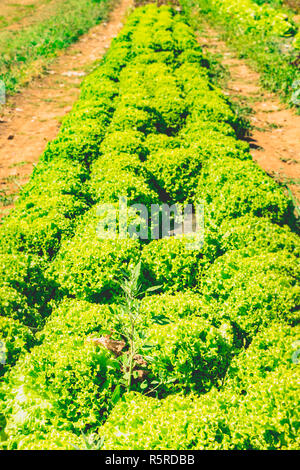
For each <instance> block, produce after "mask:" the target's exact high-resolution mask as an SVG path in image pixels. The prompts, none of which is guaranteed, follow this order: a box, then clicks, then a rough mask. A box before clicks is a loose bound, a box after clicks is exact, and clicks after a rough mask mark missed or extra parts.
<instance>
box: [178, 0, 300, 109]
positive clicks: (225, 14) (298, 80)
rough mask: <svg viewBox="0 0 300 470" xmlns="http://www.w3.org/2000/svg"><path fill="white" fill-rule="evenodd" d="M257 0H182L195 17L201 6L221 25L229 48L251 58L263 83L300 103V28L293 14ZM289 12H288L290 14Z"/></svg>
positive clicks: (185, 7)
mask: <svg viewBox="0 0 300 470" xmlns="http://www.w3.org/2000/svg"><path fill="white" fill-rule="evenodd" d="M257 3H258V2H256V1H254V0H182V1H181V4H182V6H183V8H184V10H185V11H186V12H187V13H188V14H189V15H190V16H192V17H194V14H193V12H194V13H195V11H196V10H197V9H200V12H201V14H202V15H204V16H208V18H209V19H210V22H211V24H212V25H219V26H220V27H221V28H222V30H223V32H224V34H225V37H226V39H227V40H228V42H229V44H230V47H233V48H234V49H236V50H237V51H238V53H239V55H240V57H243V58H244V57H245V58H248V59H250V61H251V63H252V64H253V65H254V67H255V68H256V69H257V70H258V71H259V72H260V75H261V82H262V84H263V85H264V86H265V87H266V88H268V89H270V90H272V91H274V92H276V93H278V94H280V95H281V96H282V97H283V98H284V99H286V101H288V102H289V103H290V104H291V105H294V106H296V107H297V106H299V103H300V101H299V93H300V69H299V55H300V31H299V25H298V24H297V23H295V21H293V14H292V13H289V12H285V11H284V10H283V9H281V8H280V7H278V8H275V7H273V6H270V5H269V4H268V3H266V2H265V3H264V2H260V3H261V4H259V5H258V4H257ZM287 13H288V14H287Z"/></svg>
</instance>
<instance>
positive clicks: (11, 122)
mask: <svg viewBox="0 0 300 470" xmlns="http://www.w3.org/2000/svg"><path fill="white" fill-rule="evenodd" d="M131 6H132V0H121V1H120V3H118V4H117V6H116V8H115V9H114V10H113V11H112V12H111V14H110V18H109V21H108V22H107V23H102V24H100V25H98V26H96V27H94V28H92V29H91V30H90V31H89V32H88V33H87V34H85V35H84V36H82V38H81V39H80V40H79V41H78V42H76V43H75V44H73V45H72V46H70V47H69V48H68V49H67V50H66V51H64V52H63V53H61V55H59V56H58V57H57V58H56V59H55V61H54V62H53V63H52V65H51V70H48V73H47V75H45V76H42V77H41V78H39V79H36V80H34V81H33V82H32V83H31V84H30V85H29V86H28V87H27V88H26V89H25V90H24V91H23V92H22V93H20V94H19V95H17V96H15V97H12V98H9V99H8V102H7V105H6V106H5V108H4V110H3V112H2V115H0V217H1V216H3V215H5V214H7V213H8V211H9V210H10V208H11V207H12V206H13V202H14V200H15V197H16V196H17V194H18V192H19V189H20V187H22V186H23V185H24V184H25V183H26V182H27V181H28V179H29V176H30V174H31V172H32V169H33V166H34V165H35V164H36V162H37V161H38V159H39V156H40V155H41V153H42V152H43V150H44V148H45V146H46V143H47V142H48V141H49V140H51V139H53V138H54V137H55V136H56V135H57V133H58V130H59V127H60V122H61V119H62V118H63V116H64V115H65V114H66V113H67V112H69V111H70V110H71V108H72V105H73V103H74V101H75V100H76V99H77V98H78V95H79V85H80V83H81V81H82V77H83V75H85V74H86V73H87V72H88V71H90V70H92V68H93V66H94V65H95V61H96V60H98V59H100V58H101V57H102V56H103V54H104V53H105V51H106V50H107V48H108V47H109V45H110V42H111V40H112V38H113V37H115V36H116V35H117V34H118V32H119V30H120V29H121V27H122V20H123V19H124V17H125V15H126V13H127V10H128V9H129V8H130V7H131Z"/></svg>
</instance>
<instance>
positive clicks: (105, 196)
mask: <svg viewBox="0 0 300 470" xmlns="http://www.w3.org/2000/svg"><path fill="white" fill-rule="evenodd" d="M242 132H243V129H242V123H241V121H240V119H239V117H238V116H237V115H236V114H235V112H234V111H233V110H232V108H231V106H230V103H229V102H228V100H227V99H226V98H225V97H224V95H223V94H222V93H221V91H220V90H219V89H218V88H216V87H215V86H213V85H212V83H211V80H210V69H209V63H208V61H207V59H206V58H205V56H204V55H203V53H202V50H201V48H200V47H199V46H198V44H197V41H196V38H195V36H194V34H193V32H192V30H191V28H190V27H189V26H188V25H187V24H186V23H185V22H184V21H183V20H182V17H181V16H180V15H179V14H177V13H175V12H174V11H173V10H171V9H170V8H168V7H165V6H163V7H160V8H157V7H156V6H155V5H148V6H146V7H141V8H138V9H136V10H135V11H134V12H133V13H132V14H131V16H130V17H129V19H128V21H127V23H126V25H125V27H124V28H123V29H122V31H121V33H120V34H119V36H118V37H117V38H116V39H115V40H114V41H113V43H112V45H111V48H110V50H109V52H108V53H107V55H106V56H105V58H104V60H103V61H102V64H101V65H100V67H99V68H98V69H97V70H96V71H95V72H94V73H93V74H92V75H90V76H89V77H88V78H87V79H86V80H85V81H84V83H83V86H82V91H81V95H80V99H79V101H78V102H77V103H76V104H75V106H74V108H73V110H72V112H71V113H70V114H69V115H68V116H67V117H66V118H65V120H64V122H63V124H62V127H61V131H60V133H59V135H58V137H57V138H56V139H55V140H54V141H52V142H50V143H49V144H48V146H47V148H46V150H45V152H44V154H43V155H42V157H41V160H40V162H39V164H38V165H37V167H36V168H35V170H34V173H33V175H32V178H31V180H30V182H29V183H28V185H27V186H26V187H25V188H24V190H23V191H22V194H21V197H20V199H19V201H18V203H17V205H16V208H15V209H14V211H13V212H12V213H11V214H10V216H9V217H8V218H7V219H6V220H5V222H4V224H3V225H2V226H1V227H0V235H1V255H0V270H1V287H0V306H1V317H0V324H1V335H2V340H3V342H4V343H5V347H6V355H7V361H6V364H4V365H2V369H1V373H2V376H3V377H2V385H1V389H0V394H1V410H0V413H1V414H0V426H1V440H2V447H4V448H8V449H15V448H18V449H56V448H64V449H70V448H73V447H74V446H77V447H80V446H81V445H82V442H81V437H80V436H81V432H84V433H92V435H94V436H101V437H102V436H104V446H105V448H114V449H115V448H120V449H133V448H136V449H146V448H149V449H156V448H157V449H162V448H168V449H181V448H182V449H192V448H193V449H194V448H199V449H200V448H201V449H202V448H209V449H211V448H221V449H223V448H238V449H246V448H247V449H248V448H296V447H297V445H298V446H299V441H298V440H297V439H299V438H297V417H296V409H297V406H296V401H297V392H296V385H297V364H296V363H294V362H295V361H294V362H293V361H292V360H291V357H292V354H293V344H294V342H295V341H296V340H297V335H298V334H299V331H298V330H299V328H298V326H297V323H298V313H297V312H298V305H299V286H298V284H297V281H298V278H297V276H298V268H299V261H298V258H299V246H300V245H299V239H298V237H297V235H296V234H295V233H293V230H292V229H293V227H294V225H295V220H294V215H293V207H292V204H291V201H290V200H289V199H288V198H287V197H286V195H285V193H284V191H283V190H282V188H280V187H279V186H278V185H277V184H276V183H275V182H274V181H273V180H272V179H270V178H269V177H268V176H267V175H266V174H265V173H264V172H263V171H262V170H261V169H259V168H258V166H257V165H256V164H255V163H254V162H253V161H252V159H251V156H250V154H249V149H248V145H247V144H245V143H244V142H243V141H240V140H238V139H237V135H241V134H242ZM120 195H121V196H126V197H127V200H128V204H130V205H132V204H144V205H145V206H146V207H148V208H149V207H150V206H151V204H161V203H168V204H174V203H179V204H185V203H187V202H189V203H195V204H196V203H197V202H198V201H199V200H200V199H201V200H202V201H203V202H204V207H205V242H204V246H203V248H202V249H201V250H197V249H196V250H190V249H188V246H187V243H186V239H185V237H182V236H174V237H169V238H162V239H158V240H152V241H151V240H140V239H137V238H130V237H129V238H126V239H123V238H118V237H117V238H105V239H103V238H99V236H98V234H97V230H96V229H97V225H98V223H99V209H98V208H99V204H104V203H110V204H112V205H116V206H117V205H118V202H119V196H120ZM140 259H141V261H142V274H141V282H142V284H143V287H144V288H145V289H146V288H148V287H151V286H153V285H157V286H160V291H159V292H158V293H156V294H152V295H149V294H147V295H146V296H145V297H144V298H143V299H142V300H141V313H142V314H141V315H140V317H139V321H138V322H137V325H136V328H137V331H138V334H139V341H140V344H141V353H142V351H144V346H145V348H146V346H147V345H151V348H150V352H149V353H148V355H149V357H148V358H147V361H148V363H147V378H146V380H144V382H143V387H142V384H141V383H140V382H138V381H135V382H134V384H133V390H135V391H134V392H131V393H129V394H128V393H124V388H123V387H122V385H120V384H122V376H123V373H124V371H123V370H122V363H121V361H120V360H119V359H118V358H116V357H115V356H114V355H112V354H111V353H110V352H109V351H108V350H107V349H105V348H104V347H99V346H97V347H96V346H95V345H93V344H92V343H91V342H89V341H87V338H88V337H90V336H96V337H99V336H101V335H103V334H106V333H107V332H109V331H111V332H113V339H115V340H121V339H124V337H123V336H122V333H121V332H122V327H123V326H124V325H122V324H120V322H121V321H122V322H126V321H127V320H126V318H123V319H122V320H120V316H118V315H114V313H113V312H114V311H115V309H118V304H119V301H120V296H121V292H120V286H119V284H118V282H117V281H118V280H119V279H120V278H121V277H122V276H123V273H124V271H125V272H130V270H131V269H132V267H133V266H135V265H136V263H137V262H138V260H140ZM112 306H114V308H112ZM158 318H160V319H163V321H159V322H158V321H157V319H158ZM126 347H127V348H128V345H126ZM124 354H126V348H125V353H124ZM0 367H1V366H0ZM153 379H155V380H156V383H157V387H156V390H155V393H154V392H151V389H152V386H151V384H150V380H153ZM147 380H149V383H148V382H147ZM151 383H152V382H151ZM298 423H299V422H298Z"/></svg>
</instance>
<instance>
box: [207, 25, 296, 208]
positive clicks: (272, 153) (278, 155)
mask: <svg viewBox="0 0 300 470" xmlns="http://www.w3.org/2000/svg"><path fill="white" fill-rule="evenodd" d="M203 28H204V29H203V31H201V32H200V33H199V36H198V37H199V42H200V44H201V45H202V46H203V47H204V49H205V50H207V51H209V52H211V53H213V54H215V53H217V54H218V55H219V54H220V59H219V60H220V61H221V63H222V65H224V66H225V67H226V68H227V70H228V71H229V73H230V79H229V82H228V89H227V93H228V94H229V95H230V97H231V98H232V99H237V100H238V101H239V103H242V105H244V106H247V107H250V108H251V109H252V112H251V115H250V120H251V124H252V125H253V129H252V131H251V136H250V139H249V141H250V146H251V154H252V156H253V158H254V160H256V161H257V162H258V163H259V165H260V166H261V167H262V168H263V169H264V170H265V171H266V172H267V173H269V174H270V175H271V176H272V177H274V178H275V179H276V180H277V181H279V182H283V183H285V184H287V185H288V187H289V188H290V190H291V192H292V193H293V196H294V198H296V199H297V200H298V202H299V201H300V186H299V183H300V116H299V115H296V114H295V112H294V111H293V110H291V109H290V108H288V107H287V106H286V105H284V104H283V103H281V102H280V101H279V99H278V98H277V97H276V96H275V95H274V94H272V93H269V92H268V91H266V90H264V89H263V88H262V87H261V85H260V83H259V74H258V73H256V72H255V71H254V70H253V69H252V68H250V67H249V66H248V64H247V63H246V62H245V61H244V60H241V59H238V58H237V56H236V54H235V53H234V52H233V51H232V50H230V49H229V47H228V46H227V45H226V44H225V42H223V41H222V40H220V39H219V37H218V32H217V31H216V30H214V29H212V28H211V27H209V26H208V25H207V24H205V25H204V26H203Z"/></svg>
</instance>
